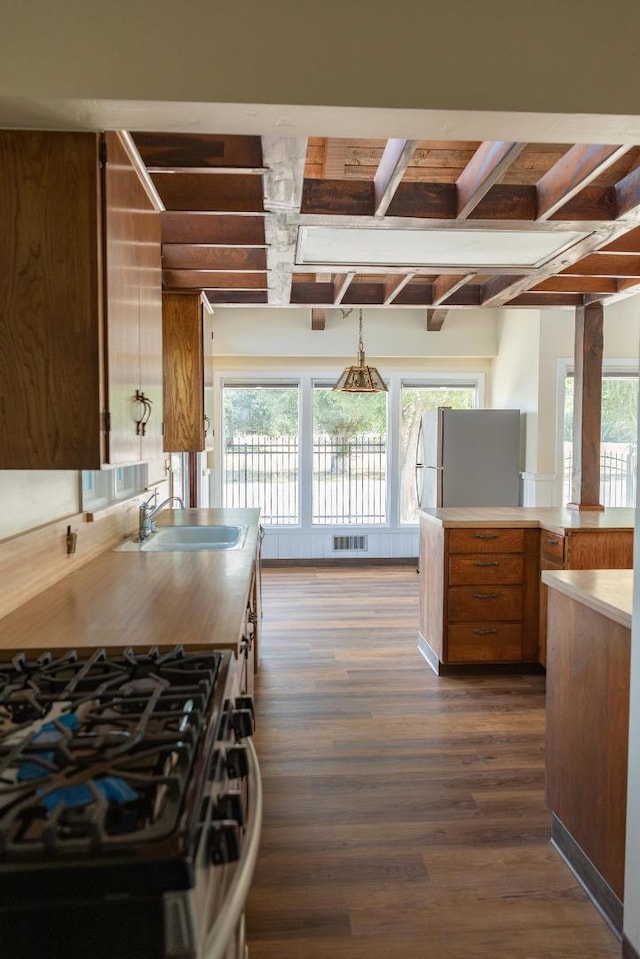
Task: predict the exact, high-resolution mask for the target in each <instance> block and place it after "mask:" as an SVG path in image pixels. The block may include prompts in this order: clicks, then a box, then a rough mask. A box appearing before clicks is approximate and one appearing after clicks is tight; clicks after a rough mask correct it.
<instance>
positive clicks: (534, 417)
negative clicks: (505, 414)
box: [490, 310, 540, 471]
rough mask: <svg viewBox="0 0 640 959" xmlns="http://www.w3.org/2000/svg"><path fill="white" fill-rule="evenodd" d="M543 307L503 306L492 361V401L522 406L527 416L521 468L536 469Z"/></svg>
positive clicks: (501, 405) (497, 404) (503, 406)
mask: <svg viewBox="0 0 640 959" xmlns="http://www.w3.org/2000/svg"><path fill="white" fill-rule="evenodd" d="M539 365H540V311H539V310H503V311H502V312H501V314H500V322H499V328H498V355H497V356H496V358H495V360H494V362H493V371H492V380H491V399H490V405H491V406H495V407H496V408H498V409H510V408H513V409H519V410H521V411H522V413H523V417H524V436H523V451H522V454H523V455H522V459H521V468H522V469H523V470H525V471H535V470H536V468H537V459H538V452H537V451H538V403H539V395H538V379H539Z"/></svg>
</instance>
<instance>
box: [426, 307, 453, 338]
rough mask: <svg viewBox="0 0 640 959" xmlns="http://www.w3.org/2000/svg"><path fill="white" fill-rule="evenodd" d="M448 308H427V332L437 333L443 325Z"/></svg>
mask: <svg viewBox="0 0 640 959" xmlns="http://www.w3.org/2000/svg"><path fill="white" fill-rule="evenodd" d="M448 312H449V311H448V310H427V332H428V333H438V332H439V331H440V330H441V329H442V327H443V325H444V321H445V318H446V315H447V313H448Z"/></svg>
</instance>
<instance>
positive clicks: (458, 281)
mask: <svg viewBox="0 0 640 959" xmlns="http://www.w3.org/2000/svg"><path fill="white" fill-rule="evenodd" d="M474 276H475V273H458V274H455V273H453V274H451V275H447V274H444V273H443V274H442V275H441V276H438V277H436V279H435V280H434V282H433V299H432V304H433V306H439V305H440V304H441V303H442V302H443V301H444V300H446V299H447V298H448V297H450V296H451V295H452V294H453V293H455V292H456V291H457V290H459V289H460V287H462V286H464V285H465V283H468V282H469V280H472V279H473V277H474Z"/></svg>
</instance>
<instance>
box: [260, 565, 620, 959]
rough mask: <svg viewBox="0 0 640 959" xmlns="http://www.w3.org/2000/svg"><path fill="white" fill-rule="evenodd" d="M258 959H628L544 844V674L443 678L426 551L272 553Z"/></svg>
mask: <svg viewBox="0 0 640 959" xmlns="http://www.w3.org/2000/svg"><path fill="white" fill-rule="evenodd" d="M263 607H264V630H263V642H262V654H261V669H260V675H259V679H258V683H257V689H256V699H257V712H258V730H257V734H256V747H257V749H258V755H259V757H260V760H261V766H262V775H263V783H264V800H265V813H264V823H263V832H262V844H261V849H260V854H259V858H258V864H257V867H256V873H255V878H254V884H253V887H252V890H251V893H250V897H249V901H248V904H247V931H248V939H249V954H250V959H499V957H505V959H614V957H615V959H618V957H619V956H620V945H619V943H618V941H617V939H616V938H615V936H614V934H613V933H612V932H611V931H610V929H609V927H608V926H607V925H606V924H605V922H604V920H603V919H602V918H601V916H600V914H599V913H598V912H597V911H596V909H595V907H594V906H593V905H592V904H591V903H590V901H589V900H588V899H587V897H586V895H585V894H584V893H583V891H582V889H581V887H580V886H579V885H578V884H577V883H576V881H575V880H574V878H573V876H572V874H571V873H570V871H569V870H568V868H567V867H566V866H565V865H564V863H563V862H562V860H561V859H560V858H559V856H558V854H557V853H556V852H555V851H554V849H552V847H551V846H550V844H549V834H550V816H549V812H548V810H547V808H546V805H545V799H544V755H543V751H544V677H541V676H517V675H516V676H508V675H501V676H486V675H485V676H477V677H469V676H466V677H446V678H445V677H440V678H438V677H436V676H435V675H434V674H433V673H432V672H431V670H430V669H429V668H428V667H427V665H426V663H425V662H424V660H423V659H422V658H421V656H420V655H419V653H418V651H417V649H416V633H417V620H418V576H417V575H416V572H415V569H414V568H413V567H411V566H405V567H369V568H324V569H314V568H302V567H289V568H280V569H268V568H267V569H265V570H264V577H263Z"/></svg>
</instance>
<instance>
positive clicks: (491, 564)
mask: <svg viewBox="0 0 640 959" xmlns="http://www.w3.org/2000/svg"><path fill="white" fill-rule="evenodd" d="M475 565H476V566H498V565H499V563H496V562H493V563H481V562H480V560H478V561H477V563H476V564H475Z"/></svg>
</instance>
